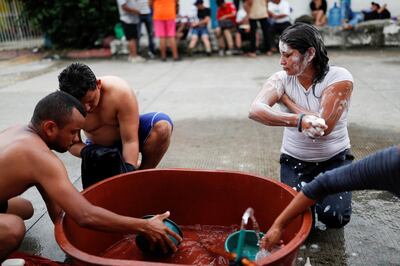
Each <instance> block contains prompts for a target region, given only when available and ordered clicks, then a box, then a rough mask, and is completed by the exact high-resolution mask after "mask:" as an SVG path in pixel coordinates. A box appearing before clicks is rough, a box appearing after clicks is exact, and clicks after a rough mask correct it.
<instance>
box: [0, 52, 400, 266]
mask: <svg viewBox="0 0 400 266" xmlns="http://www.w3.org/2000/svg"><path fill="white" fill-rule="evenodd" d="M329 55H330V58H331V64H335V65H339V66H343V67H345V68H347V69H348V70H349V71H350V72H351V73H352V74H353V76H354V79H355V86H354V93H353V97H352V102H351V107H350V114H349V130H350V135H351V140H352V145H353V153H354V155H355V156H356V158H357V159H359V158H362V157H364V156H365V155H366V154H369V153H372V152H373V151H376V150H377V149H380V148H383V147H387V146H390V145H392V144H397V143H400V124H399V123H398V119H399V117H400V104H399V98H400V89H399V88H398V79H399V78H398V77H399V76H398V75H399V74H398V73H400V51H398V50H386V51H369V50H364V51H330V54H329ZM69 63H70V62H67V61H57V63H54V62H52V61H47V62H46V61H42V62H41V61H35V62H33V63H32V65H30V66H27V64H20V65H19V66H17V67H14V68H12V66H7V64H6V63H5V62H0V64H3V65H2V67H1V69H0V103H1V104H0V112H1V114H2V115H1V116H0V129H4V128H6V127H8V126H10V125H12V124H15V123H26V122H27V121H28V120H29V119H30V117H31V115H32V111H33V108H34V106H35V104H36V103H37V101H38V100H39V99H40V98H42V97H43V96H44V95H46V94H48V93H50V92H52V91H54V90H55V89H56V88H57V87H58V83H57V76H58V74H59V72H60V71H61V69H62V68H63V67H64V66H65V65H67V64H69ZM85 63H87V64H88V65H89V66H90V67H91V68H92V69H93V71H94V72H95V74H96V75H97V76H101V75H118V76H120V77H122V78H124V79H126V80H127V81H128V82H129V83H130V84H131V85H132V87H134V89H135V90H136V93H137V95H138V99H139V105H140V111H141V112H149V111H163V112H166V113H168V114H169V115H170V116H171V117H172V118H173V120H174V123H175V127H174V134H173V139H172V142H171V147H170V149H169V151H168V152H167V154H166V156H165V157H164V159H163V160H162V162H161V164H160V166H159V167H161V168H166V167H190V168H208V169H233V170H240V171H246V172H251V173H255V174H260V175H264V176H270V177H273V178H277V179H278V178H279V174H278V173H279V162H278V159H279V148H280V142H281V136H282V129H281V128H273V127H266V126H262V125H260V124H257V123H255V122H253V121H250V120H249V119H248V118H247V112H248V109H249V106H250V103H251V102H252V100H253V99H254V97H255V95H256V94H257V93H258V91H259V90H260V86H261V85H262V83H263V82H264V81H265V80H266V78H267V77H268V76H269V75H271V74H272V73H274V72H276V71H278V70H280V67H279V57H278V56H277V55H275V56H273V57H265V56H260V57H258V58H256V59H252V58H246V57H224V58H220V57H211V58H200V57H199V58H196V57H195V58H191V59H185V60H183V61H182V62H176V63H175V62H166V63H163V62H159V61H148V62H145V63H140V64H131V63H128V62H126V61H125V60H122V59H121V60H116V59H113V60H88V61H85ZM42 64H43V65H42ZM38 69H39V70H40V71H38ZM21 73H23V78H21V79H18V78H16V79H15V80H12V81H10V82H8V81H9V78H10V77H16V76H17V75H18V74H21ZM2 78H3V80H5V82H1V81H2ZM59 156H60V157H61V159H62V160H63V161H64V163H65V164H66V166H67V170H68V172H69V175H70V179H71V181H72V182H73V183H74V184H75V185H76V186H77V187H78V188H79V189H80V180H79V175H80V161H79V159H77V158H74V157H73V156H71V155H70V154H59ZM24 197H26V198H29V199H31V200H32V201H33V203H34V206H35V215H34V217H33V218H32V219H30V220H29V221H27V223H26V225H27V230H28V231H27V237H26V239H25V240H24V243H23V245H22V246H21V250H23V251H30V252H34V253H35V254H38V255H42V256H45V257H49V258H51V259H54V260H64V254H63V253H62V251H61V250H60V249H59V248H58V246H57V244H56V243H55V240H54V237H53V225H52V224H51V222H50V219H49V217H48V215H47V213H46V210H45V206H44V203H43V201H42V200H41V198H40V196H39V195H38V193H37V191H36V189H30V190H29V191H28V192H27V193H25V194H24ZM399 202H400V201H399V200H398V199H396V198H394V197H393V196H391V195H390V194H389V193H386V192H357V193H354V203H353V204H354V205H353V206H354V215H353V217H352V221H351V222H350V224H348V225H347V226H346V227H345V229H339V230H326V231H316V232H314V233H312V234H311V236H310V237H309V239H308V241H307V242H306V245H305V246H304V247H303V248H302V250H301V252H300V254H299V259H298V265H304V262H305V259H306V257H310V258H311V263H312V265H400V247H399V245H398V243H399V242H400V235H399V234H398V232H399V229H400V219H399V218H400V215H399V214H400V212H399V211H400V205H399ZM266 204H268V203H266ZM238 223H239V221H238Z"/></svg>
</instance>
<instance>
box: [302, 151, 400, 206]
mask: <svg viewBox="0 0 400 266" xmlns="http://www.w3.org/2000/svg"><path fill="white" fill-rule="evenodd" d="M363 189H377V190H387V191H389V192H391V193H393V194H395V195H396V196H397V197H400V149H399V148H398V147H396V146H393V147H390V148H387V149H384V150H380V151H378V152H376V153H374V154H371V155H369V156H368V157H365V158H364V159H362V160H360V161H358V162H356V163H353V164H349V165H346V166H343V167H339V168H335V169H333V170H331V171H326V172H325V173H322V174H320V175H319V176H317V177H316V178H315V179H314V180H313V181H312V182H310V183H308V184H307V185H306V186H304V187H303V189H302V191H303V193H304V195H306V196H307V197H308V198H310V199H313V200H317V199H320V198H323V197H325V196H326V195H329V194H333V193H338V192H342V191H352V190H363Z"/></svg>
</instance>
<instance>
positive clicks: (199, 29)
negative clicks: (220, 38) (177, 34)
mask: <svg viewBox="0 0 400 266" xmlns="http://www.w3.org/2000/svg"><path fill="white" fill-rule="evenodd" d="M191 34H192V35H197V36H198V37H201V36H203V35H209V33H208V29H207V27H196V28H192V33H191Z"/></svg>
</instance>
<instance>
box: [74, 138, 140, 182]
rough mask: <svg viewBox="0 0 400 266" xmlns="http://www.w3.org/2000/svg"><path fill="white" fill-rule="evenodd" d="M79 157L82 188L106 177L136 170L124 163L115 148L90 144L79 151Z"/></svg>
mask: <svg viewBox="0 0 400 266" xmlns="http://www.w3.org/2000/svg"><path fill="white" fill-rule="evenodd" d="M81 157H82V164H81V172H82V186H83V188H87V187H89V186H90V185H93V184H95V183H97V182H100V181H102V180H104V179H106V178H108V177H112V176H115V175H118V174H122V173H127V172H131V171H134V170H136V169H135V168H134V167H133V165H130V164H128V163H125V162H124V159H123V158H122V155H121V153H120V151H119V149H118V148H117V147H104V146H101V145H98V144H90V145H87V146H86V147H84V148H83V149H82V150H81ZM129 165H130V166H129Z"/></svg>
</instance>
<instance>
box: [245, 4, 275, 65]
mask: <svg viewBox="0 0 400 266" xmlns="http://www.w3.org/2000/svg"><path fill="white" fill-rule="evenodd" d="M244 8H245V10H246V11H247V14H249V19H250V37H251V39H250V53H249V54H248V55H249V56H250V57H256V55H257V54H256V34H257V22H258V23H260V25H261V29H262V32H263V46H264V49H265V51H269V50H271V43H270V40H269V39H268V27H269V22H268V0H246V2H245V3H244Z"/></svg>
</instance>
